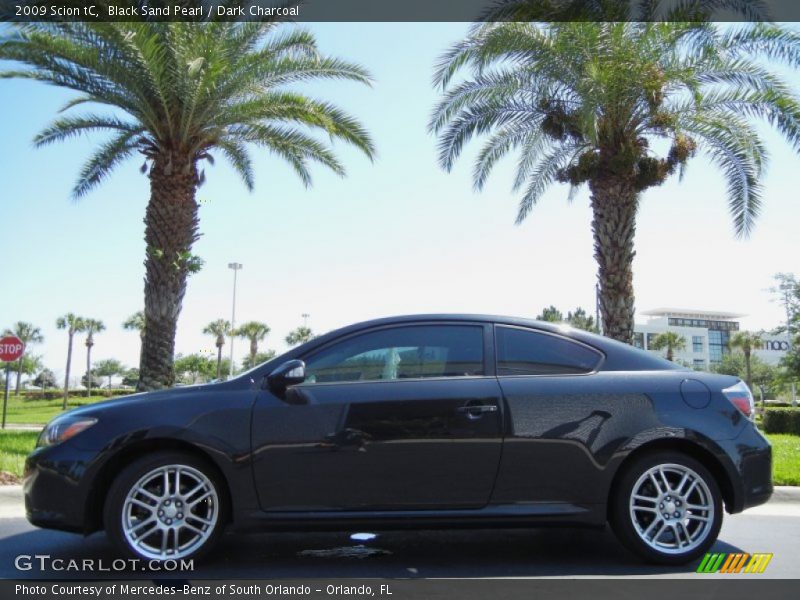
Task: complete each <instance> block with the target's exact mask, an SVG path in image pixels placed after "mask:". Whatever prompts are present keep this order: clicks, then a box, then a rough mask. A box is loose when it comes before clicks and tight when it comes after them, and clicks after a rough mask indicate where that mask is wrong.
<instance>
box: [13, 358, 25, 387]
mask: <svg viewBox="0 0 800 600" xmlns="http://www.w3.org/2000/svg"><path fill="white" fill-rule="evenodd" d="M24 356H25V355H24V354H23V355H22V356H20V357H19V359H18V360H17V385H16V388H15V390H14V393H15V394H16V395H17V396H19V382H20V379H22V358H23V357H24Z"/></svg>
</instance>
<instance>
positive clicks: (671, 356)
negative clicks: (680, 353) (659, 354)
mask: <svg viewBox="0 0 800 600" xmlns="http://www.w3.org/2000/svg"><path fill="white" fill-rule="evenodd" d="M673 356H674V354H672V346H667V360H668V361H669V362H672V358H673Z"/></svg>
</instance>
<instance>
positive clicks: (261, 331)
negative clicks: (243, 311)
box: [236, 321, 270, 365]
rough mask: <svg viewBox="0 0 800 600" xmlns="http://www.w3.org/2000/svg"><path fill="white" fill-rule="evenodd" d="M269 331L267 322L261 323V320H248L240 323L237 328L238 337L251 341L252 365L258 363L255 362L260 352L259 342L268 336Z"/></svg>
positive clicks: (250, 357)
mask: <svg viewBox="0 0 800 600" xmlns="http://www.w3.org/2000/svg"><path fill="white" fill-rule="evenodd" d="M269 331H270V329H269V326H268V325H267V324H266V323H261V322H259V321H248V322H247V323H243V324H242V325H240V326H239V328H238V329H237V330H236V335H237V336H238V337H242V338H245V339H247V340H249V341H250V356H249V359H250V363H251V364H252V365H257V364H258V363H257V362H255V360H256V355H257V354H258V342H260V341H261V340H263V339H264V338H265V337H267V334H268V333H269Z"/></svg>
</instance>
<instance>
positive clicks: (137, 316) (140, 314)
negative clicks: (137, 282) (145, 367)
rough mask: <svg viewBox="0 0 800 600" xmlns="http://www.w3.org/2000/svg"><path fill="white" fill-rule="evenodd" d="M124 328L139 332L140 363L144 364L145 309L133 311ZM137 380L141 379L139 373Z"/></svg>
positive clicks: (123, 325)
mask: <svg viewBox="0 0 800 600" xmlns="http://www.w3.org/2000/svg"><path fill="white" fill-rule="evenodd" d="M122 328H123V329H126V330H128V331H137V332H139V364H142V348H143V345H142V342H143V341H144V311H143V310H140V311H137V312H135V313H133V314H132V315H131V316H130V317H128V318H127V319H126V320H125V322H124V323H123V324H122ZM136 380H137V381H138V380H139V377H138V375H137V377H136Z"/></svg>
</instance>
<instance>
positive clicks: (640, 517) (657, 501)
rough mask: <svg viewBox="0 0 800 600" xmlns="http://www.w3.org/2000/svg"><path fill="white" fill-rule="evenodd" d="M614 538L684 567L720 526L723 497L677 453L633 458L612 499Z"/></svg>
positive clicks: (691, 461)
mask: <svg viewBox="0 0 800 600" xmlns="http://www.w3.org/2000/svg"><path fill="white" fill-rule="evenodd" d="M609 517H610V521H611V525H612V528H613V529H614V533H616V535H617V537H618V538H619V540H620V541H621V542H622V543H623V544H624V545H625V546H627V547H628V549H630V550H632V551H633V552H635V553H637V554H639V555H640V556H642V557H644V558H645V559H646V560H648V561H651V562H657V563H661V564H673V565H676V564H683V563H686V562H689V561H691V560H693V559H695V558H697V557H699V556H701V555H702V554H704V553H705V552H706V550H708V549H709V548H710V547H711V545H712V544H713V543H714V542H715V541H716V539H717V535H718V534H719V529H720V527H721V526H722V496H721V494H720V491H719V486H718V485H717V482H716V481H715V480H714V477H713V476H712V475H711V473H710V472H709V471H708V469H706V468H705V467H704V466H703V465H702V464H701V463H700V462H698V461H697V460H695V459H693V458H691V457H690V456H687V455H685V454H682V453H679V452H658V453H653V454H648V455H645V456H642V457H641V458H639V459H637V460H636V461H635V462H634V463H633V464H631V465H630V466H629V467H628V468H626V469H625V471H624V472H623V473H622V474H621V477H620V480H619V482H618V485H617V486H616V490H615V493H614V495H613V497H612V498H611V506H610V507H609Z"/></svg>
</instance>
